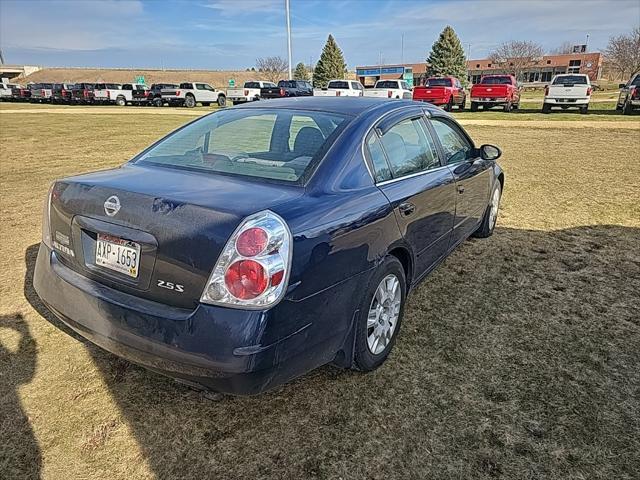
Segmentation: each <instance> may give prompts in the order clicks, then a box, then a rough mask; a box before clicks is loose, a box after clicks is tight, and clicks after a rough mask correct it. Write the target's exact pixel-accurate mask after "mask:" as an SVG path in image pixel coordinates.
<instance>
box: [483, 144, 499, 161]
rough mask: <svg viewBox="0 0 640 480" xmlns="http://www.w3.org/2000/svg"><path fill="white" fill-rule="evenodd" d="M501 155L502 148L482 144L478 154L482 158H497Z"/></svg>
mask: <svg viewBox="0 0 640 480" xmlns="http://www.w3.org/2000/svg"><path fill="white" fill-rule="evenodd" d="M501 155H502V150H500V149H499V148H498V147H496V146H494V145H482V146H481V147H480V156H481V157H482V159H483V160H497V159H498V158H500V156H501Z"/></svg>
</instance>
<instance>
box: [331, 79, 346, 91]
mask: <svg viewBox="0 0 640 480" xmlns="http://www.w3.org/2000/svg"><path fill="white" fill-rule="evenodd" d="M327 88H337V89H339V90H340V89H342V90H349V82H343V81H342V80H339V81H335V82H329V85H327Z"/></svg>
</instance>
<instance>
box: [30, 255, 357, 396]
mask: <svg viewBox="0 0 640 480" xmlns="http://www.w3.org/2000/svg"><path fill="white" fill-rule="evenodd" d="M352 281H354V282H355V283H354V284H353V285H351V287H352V288H353V289H354V290H352V291H356V288H357V282H358V281H360V278H359V277H354V279H353V280H352ZM345 287H348V286H347V285H345V284H341V285H340V286H339V292H343V291H344V288H345ZM34 288H35V290H36V292H37V293H38V296H39V297H40V298H41V299H42V301H43V302H44V303H45V304H46V305H47V307H48V308H49V309H50V310H51V311H52V312H53V313H54V314H55V315H56V316H57V317H58V318H59V319H60V320H61V321H62V322H64V323H65V324H67V325H68V326H69V327H70V328H72V329H73V330H75V331H76V332H77V333H79V334H80V335H82V336H83V337H85V338H87V339H88V340H89V341H91V342H93V343H95V344H96V345H98V346H100V347H102V348H104V349H105V350H108V351H109V352H111V353H113V354H115V355H118V356H120V357H123V358H125V359H127V360H130V361H132V362H134V363H138V364H140V365H142V366H144V367H146V368H148V369H150V370H153V371H156V372H158V373H161V374H164V375H167V376H169V377H172V378H175V379H178V380H181V381H183V382H184V383H187V384H190V385H192V386H195V387H199V388H207V389H212V390H216V391H220V392H224V393H230V394H236V395H251V394H257V393H260V392H262V391H264V390H267V389H269V388H272V387H274V386H277V385H279V384H282V383H284V382H286V381H288V380H290V379H292V378H295V377H297V376H299V375H302V374H304V373H306V372H308V371H309V370H312V369H313V368H316V367H318V366H320V365H323V364H326V363H329V362H331V361H332V360H333V359H334V358H335V356H336V353H337V352H338V351H339V350H340V349H341V347H342V346H343V344H344V342H345V337H346V336H347V334H348V333H349V331H348V329H345V328H346V327H344V328H342V329H341V328H340V325H341V323H340V322H338V321H337V320H336V318H335V317H331V318H330V319H328V318H326V317H327V315H326V313H327V310H329V314H332V313H333V312H331V310H332V309H333V308H335V307H327V304H329V303H330V302H333V305H335V304H336V303H339V301H338V300H337V299H339V298H340V297H341V293H339V292H337V291H336V290H335V289H334V288H331V289H328V290H326V291H324V292H322V293H321V294H318V295H315V296H312V297H310V298H308V299H305V300H303V301H300V302H291V301H283V302H281V303H280V304H278V305H277V306H276V307H275V308H274V309H272V310H269V311H265V312H262V311H246V310H237V309H229V308H222V307H216V306H211V305H204V304H199V305H198V306H197V307H196V308H195V309H194V310H184V309H180V308H175V307H170V306H167V305H162V304H158V303H156V302H151V301H148V300H144V299H141V298H139V297H135V296H131V295H128V294H124V293H123V292H119V291H116V290H113V289H111V288H108V287H106V286H104V285H102V284H100V283H97V282H94V281H92V280H90V279H88V278H86V277H84V276H82V275H80V274H78V273H76V272H75V271H73V270H70V269H69V268H67V267H65V266H64V265H62V264H60V263H59V262H58V260H57V258H56V254H55V253H52V251H51V250H49V248H47V247H46V246H45V245H43V244H41V245H40V250H39V252H38V259H37V261H36V267H35V273H34ZM351 296H353V295H351ZM323 308H324V309H325V310H324V312H323V310H322V309H323ZM351 308H353V307H352V306H351V305H350V304H349V302H344V306H343V307H342V309H343V310H344V311H343V313H342V314H343V315H344V316H345V317H347V318H348V320H350V319H351V316H352V312H350V311H349V310H350V309H351ZM316 317H318V320H322V319H324V321H325V322H326V321H331V322H333V325H332V327H333V328H330V327H329V326H328V325H322V324H321V323H322V321H319V322H316V321H315V320H316ZM342 324H344V326H347V325H350V321H347V322H342Z"/></svg>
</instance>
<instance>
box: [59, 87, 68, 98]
mask: <svg viewBox="0 0 640 480" xmlns="http://www.w3.org/2000/svg"><path fill="white" fill-rule="evenodd" d="M60 94H61V95H62V96H63V97H64V96H65V95H66V94H67V91H66V90H65V89H64V88H63V89H62V91H61V92H60Z"/></svg>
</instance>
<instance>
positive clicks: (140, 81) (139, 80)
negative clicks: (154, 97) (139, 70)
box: [136, 75, 144, 85]
mask: <svg viewBox="0 0 640 480" xmlns="http://www.w3.org/2000/svg"><path fill="white" fill-rule="evenodd" d="M136 83H137V84H138V85H144V76H143V75H138V76H137V77H136Z"/></svg>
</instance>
